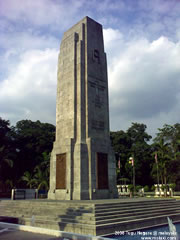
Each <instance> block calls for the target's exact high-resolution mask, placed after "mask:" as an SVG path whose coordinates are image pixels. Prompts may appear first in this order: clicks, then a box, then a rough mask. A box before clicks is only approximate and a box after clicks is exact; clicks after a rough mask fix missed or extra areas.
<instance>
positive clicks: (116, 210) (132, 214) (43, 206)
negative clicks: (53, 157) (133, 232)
mask: <svg viewBox="0 0 180 240" xmlns="http://www.w3.org/2000/svg"><path fill="white" fill-rule="evenodd" d="M80 202H81V201H80ZM80 202H79V203H77V202H73V201H72V202H71V201H66V203H64V202H62V201H59V202H57V201H38V200H37V201H36V200H35V201H27V200H25V201H21V200H18V201H7V202H5V201H4V202H2V201H0V215H1V216H2V215H4V216H7V217H8V216H9V217H16V218H17V219H18V222H19V223H21V224H27V225H32V220H33V221H34V224H35V226H37V227H38V226H39V227H44V228H50V229H56V230H63V231H72V229H73V231H74V232H76V233H84V234H85V232H86V233H87V234H94V233H95V232H96V233H97V235H102V234H106V233H107V234H108V233H109V234H110V233H114V231H115V230H118V231H121V230H122V231H126V230H129V229H130V228H131V229H132V228H136V227H138V226H139V228H141V227H143V226H144V227H146V226H156V225H157V224H162V223H163V222H165V221H166V222H167V216H170V217H171V218H174V219H179V220H180V201H176V200H174V199H172V200H171V199H170V200H154V201H152V200H149V201H148V200H145V201H136V200H135V201H134V200H132V201H127V202H124V201H121V200H119V202H118V200H117V201H116V202H110V203H107V201H106V202H105V203H103V201H101V202H98V204H97V203H96V202H97V201H95V203H94V204H92V203H89V205H88V204H80ZM32 216H33V218H32ZM83 229H84V230H83ZM83 231H84V232H83Z"/></svg>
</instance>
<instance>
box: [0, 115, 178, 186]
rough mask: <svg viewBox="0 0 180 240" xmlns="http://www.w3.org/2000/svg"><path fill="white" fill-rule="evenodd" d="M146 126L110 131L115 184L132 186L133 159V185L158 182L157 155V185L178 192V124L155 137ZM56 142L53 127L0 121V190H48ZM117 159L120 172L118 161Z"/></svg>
mask: <svg viewBox="0 0 180 240" xmlns="http://www.w3.org/2000/svg"><path fill="white" fill-rule="evenodd" d="M146 128H147V127H146V125H145V124H142V123H132V125H131V126H130V127H129V128H128V130H127V131H123V130H120V131H116V132H111V134H110V137H111V142H112V146H113V148H114V151H115V156H116V162H117V183H125V182H126V183H129V184H132V164H130V163H129V158H130V157H133V158H134V164H135V175H136V184H137V185H142V186H146V187H147V186H149V188H151V186H152V185H153V184H154V183H157V164H156V162H155V155H157V160H158V168H159V181H160V183H165V184H166V183H172V184H174V183H176V186H177V188H179V189H180V124H179V123H176V124H174V125H172V126H171V125H167V124H165V125H164V126H163V128H161V129H158V132H157V134H156V138H155V139H153V141H151V142H150V140H152V137H151V136H150V135H149V134H148V133H147V132H146ZM54 139H55V126H54V125H52V124H49V123H41V122H40V121H36V122H33V121H31V120H22V121H19V122H17V123H16V125H15V126H10V122H9V121H8V120H4V119H2V118H0V189H11V188H15V187H16V188H20V187H26V188H28V187H29V188H39V189H46V190H47V189H48V184H49V165H50V164H49V163H50V153H51V151H52V147H53V142H54ZM119 158H120V169H119V167H118V160H119Z"/></svg>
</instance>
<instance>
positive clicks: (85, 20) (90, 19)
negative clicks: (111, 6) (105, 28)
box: [64, 16, 102, 35]
mask: <svg viewBox="0 0 180 240" xmlns="http://www.w3.org/2000/svg"><path fill="white" fill-rule="evenodd" d="M87 22H94V23H96V24H97V25H99V26H100V27H102V25H101V24H100V23H98V22H96V21H95V20H94V19H92V18H90V17H88V16H85V17H84V18H82V19H81V20H80V21H78V22H77V23H76V24H74V25H73V26H72V27H70V28H69V29H68V30H67V31H65V32H64V35H66V33H68V32H70V31H73V29H74V28H76V27H77V26H78V25H80V24H82V23H85V24H86V23H87Z"/></svg>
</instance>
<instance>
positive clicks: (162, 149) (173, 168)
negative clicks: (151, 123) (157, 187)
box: [152, 123, 180, 184]
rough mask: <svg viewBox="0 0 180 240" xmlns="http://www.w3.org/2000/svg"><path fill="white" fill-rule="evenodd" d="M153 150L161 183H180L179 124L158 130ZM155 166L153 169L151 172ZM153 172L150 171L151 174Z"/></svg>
mask: <svg viewBox="0 0 180 240" xmlns="http://www.w3.org/2000/svg"><path fill="white" fill-rule="evenodd" d="M158 131H159V132H158V133H157V136H156V138H155V139H154V147H155V148H154V150H155V151H157V153H158V165H159V171H160V176H161V182H162V183H164V184H165V183H166V182H167V183H175V182H178V181H180V177H179V176H180V124H179V123H176V124H174V125H172V126H171V125H167V124H165V125H164V126H163V128H159V129H158ZM154 169H155V166H154V167H153V170H154ZM154 172H155V171H152V174H153V173H154Z"/></svg>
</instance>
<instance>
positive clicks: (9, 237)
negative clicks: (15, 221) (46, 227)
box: [0, 228, 70, 240]
mask: <svg viewBox="0 0 180 240" xmlns="http://www.w3.org/2000/svg"><path fill="white" fill-rule="evenodd" d="M3 230H4V231H3ZM0 239H1V240H70V239H69V238H62V237H54V236H51V235H45V234H40V233H31V232H26V231H19V230H15V229H7V228H5V229H2V228H0Z"/></svg>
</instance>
